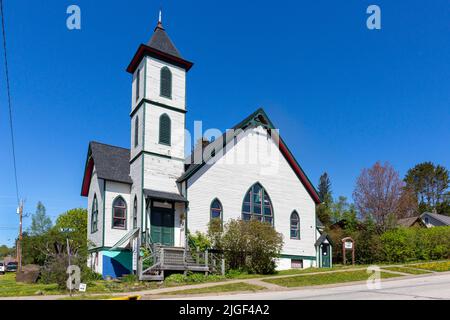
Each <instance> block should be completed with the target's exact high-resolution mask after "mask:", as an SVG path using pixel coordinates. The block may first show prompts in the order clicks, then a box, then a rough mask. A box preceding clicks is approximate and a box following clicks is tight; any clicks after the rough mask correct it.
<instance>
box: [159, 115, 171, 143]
mask: <svg viewBox="0 0 450 320" xmlns="http://www.w3.org/2000/svg"><path fill="white" fill-rule="evenodd" d="M170 131H171V123H170V118H169V116H168V115H167V114H163V115H162V116H161V117H160V118H159V143H160V144H165V145H168V146H170V143H171V132H170Z"/></svg>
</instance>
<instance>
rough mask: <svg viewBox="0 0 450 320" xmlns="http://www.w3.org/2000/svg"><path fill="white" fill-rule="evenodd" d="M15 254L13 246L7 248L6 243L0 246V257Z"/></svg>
mask: <svg viewBox="0 0 450 320" xmlns="http://www.w3.org/2000/svg"><path fill="white" fill-rule="evenodd" d="M14 254H15V249H14V248H9V247H8V246H6V245H2V246H0V258H3V257H7V256H10V255H14Z"/></svg>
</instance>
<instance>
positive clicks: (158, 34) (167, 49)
mask: <svg viewBox="0 0 450 320" xmlns="http://www.w3.org/2000/svg"><path fill="white" fill-rule="evenodd" d="M147 45H148V46H149V47H151V48H154V49H157V50H159V51H162V52H164V53H167V54H169V55H171V56H175V57H177V58H181V54H180V52H179V51H178V50H177V48H176V47H175V45H174V44H173V42H172V41H171V40H170V38H169V36H168V35H167V33H166V31H165V29H164V27H163V25H162V10H159V18H158V24H157V25H156V28H155V31H154V33H153V35H152V37H151V39H150V41H149V42H148V43H147Z"/></svg>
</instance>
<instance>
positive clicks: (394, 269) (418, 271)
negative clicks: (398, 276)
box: [381, 267, 430, 274]
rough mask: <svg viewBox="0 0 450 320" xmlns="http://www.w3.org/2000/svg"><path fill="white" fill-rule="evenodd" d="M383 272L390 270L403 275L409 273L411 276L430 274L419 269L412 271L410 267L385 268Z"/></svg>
mask: <svg viewBox="0 0 450 320" xmlns="http://www.w3.org/2000/svg"><path fill="white" fill-rule="evenodd" d="M381 268H382V269H383V270H390V271H397V272H403V273H409V274H429V273H430V272H429V271H425V270H418V269H412V268H408V267H386V268H383V267H381Z"/></svg>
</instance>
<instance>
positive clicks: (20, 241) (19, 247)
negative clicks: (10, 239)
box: [17, 201, 23, 272]
mask: <svg viewBox="0 0 450 320" xmlns="http://www.w3.org/2000/svg"><path fill="white" fill-rule="evenodd" d="M18 213H19V241H18V242H17V253H18V254H17V256H18V257H17V258H18V259H17V260H18V261H17V262H18V265H19V268H18V269H19V270H18V271H19V272H22V240H23V235H22V221H23V201H20V204H19V212H18Z"/></svg>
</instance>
